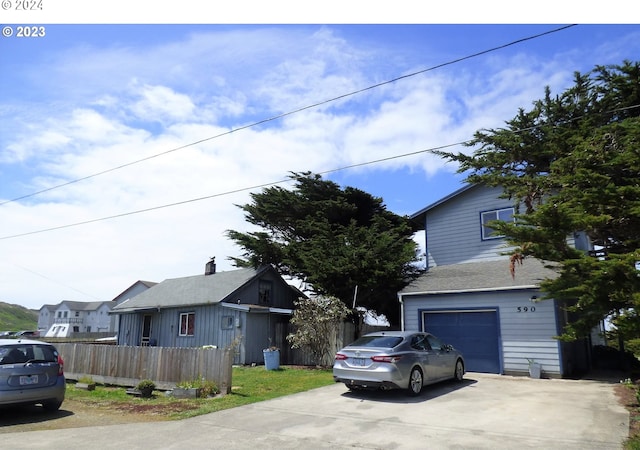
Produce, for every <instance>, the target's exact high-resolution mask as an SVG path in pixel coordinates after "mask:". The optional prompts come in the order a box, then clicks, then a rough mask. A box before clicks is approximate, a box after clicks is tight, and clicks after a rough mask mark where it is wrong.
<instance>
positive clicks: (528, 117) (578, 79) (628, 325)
mask: <svg viewBox="0 0 640 450" xmlns="http://www.w3.org/2000/svg"><path fill="white" fill-rule="evenodd" d="M639 116H640V63H638V62H629V61H624V63H623V64H622V65H615V66H596V67H595V68H594V70H592V71H591V72H589V73H587V74H580V73H576V74H575V79H574V85H573V86H572V87H570V88H569V89H567V90H566V91H565V92H563V93H562V94H560V95H557V96H552V95H551V92H550V90H549V88H546V90H545V95H544V98H543V99H541V100H538V101H536V102H534V104H533V107H532V108H531V109H530V110H528V111H525V110H524V109H521V110H519V111H518V113H517V115H516V116H515V117H514V118H513V119H511V120H509V121H508V122H506V126H505V127H504V128H500V129H489V130H481V131H478V132H477V133H476V134H475V139H474V140H473V142H471V143H470V144H469V146H472V147H475V150H474V151H473V153H471V154H469V155H468V154H465V153H464V152H460V153H457V154H455V153H446V152H438V154H440V155H441V156H443V157H445V158H447V159H449V160H451V161H456V162H458V163H459V172H460V173H466V174H467V175H468V176H467V181H469V182H472V183H485V184H487V185H490V186H500V187H502V188H503V189H504V196H505V197H508V198H511V199H513V200H514V201H516V202H517V203H519V204H520V205H522V208H521V210H520V211H519V214H517V215H516V217H517V221H516V222H515V223H495V224H493V225H492V228H495V229H496V230H498V231H500V232H501V234H505V235H506V236H507V237H508V241H509V242H510V243H511V244H513V245H515V246H516V249H515V251H514V252H513V254H512V261H522V260H523V258H526V257H535V258H539V259H541V260H545V261H550V262H555V263H557V267H559V268H558V275H559V276H558V277H557V278H555V279H553V280H551V279H550V280H545V281H544V282H543V283H542V285H541V287H542V289H543V290H545V291H546V292H547V293H548V295H547V297H548V298H556V299H560V300H562V301H564V302H565V304H566V305H567V310H568V311H569V312H571V313H576V314H571V318H572V321H571V322H570V324H569V325H568V327H567V328H566V329H565V330H564V333H563V335H562V338H565V339H569V340H570V339H575V338H577V337H581V336H585V335H587V334H588V333H589V331H590V330H591V329H592V327H593V326H595V325H596V324H597V323H598V322H599V321H601V320H603V319H605V318H609V319H610V320H612V321H613V323H614V324H615V325H616V326H617V327H618V329H619V330H621V331H624V332H626V333H634V334H635V335H638V333H639V332H640V317H639V315H638V314H639V312H640V271H639V270H638V262H640V118H639ZM578 231H582V232H585V233H586V234H587V236H588V237H589V238H590V239H591V241H592V242H593V244H594V245H595V248H596V249H597V250H598V252H597V253H585V252H580V251H576V250H575V249H574V248H573V247H572V245H570V242H569V240H568V238H569V237H571V236H572V235H573V233H574V232H578ZM518 270H526V263H524V264H523V265H522V267H519V268H518Z"/></svg>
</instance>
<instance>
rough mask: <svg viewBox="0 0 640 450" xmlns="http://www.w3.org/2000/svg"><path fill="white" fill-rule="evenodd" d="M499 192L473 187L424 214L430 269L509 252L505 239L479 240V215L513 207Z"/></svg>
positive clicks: (485, 258)
mask: <svg viewBox="0 0 640 450" xmlns="http://www.w3.org/2000/svg"><path fill="white" fill-rule="evenodd" d="M501 192H502V190H501V189H500V188H489V187H485V186H475V187H473V188H471V189H469V190H467V191H465V192H463V193H461V194H460V195H458V196H456V197H454V198H452V199H450V200H449V201H447V202H445V203H442V204H440V205H438V206H437V207H435V208H433V209H432V210H430V211H428V212H427V214H426V223H425V229H426V232H425V239H426V249H427V254H428V256H427V257H428V259H429V266H433V265H438V266H443V265H448V264H459V263H464V262H474V261H481V260H488V259H496V258H500V257H501V256H500V253H501V252H505V251H508V248H507V247H505V241H504V239H489V240H482V234H481V224H480V213H481V212H482V211H488V210H493V209H502V208H508V207H512V206H514V205H513V202H510V201H509V200H508V199H501V198H499V195H500V194H501Z"/></svg>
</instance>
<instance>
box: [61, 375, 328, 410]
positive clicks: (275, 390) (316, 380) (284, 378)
mask: <svg viewBox="0 0 640 450" xmlns="http://www.w3.org/2000/svg"><path fill="white" fill-rule="evenodd" d="M333 383H334V381H333V376H332V373H331V369H315V368H300V367H287V366H282V367H281V368H280V369H279V370H265V368H264V366H256V367H234V368H233V374H232V388H231V393H230V394H227V395H223V396H218V397H210V398H198V399H176V398H173V397H170V396H166V395H164V393H163V392H161V391H155V395H154V397H153V398H151V399H143V398H139V397H132V396H130V395H128V394H127V393H126V389H125V388H121V387H109V386H100V385H99V386H97V387H96V389H95V390H94V391H85V390H82V389H76V388H75V387H74V386H73V385H72V384H70V385H69V386H68V389H67V395H66V396H67V398H68V399H70V400H75V401H79V402H82V403H85V404H91V405H93V406H99V407H105V408H115V409H120V410H123V409H124V410H129V411H132V412H133V411H135V412H142V413H144V412H146V411H149V412H152V413H153V414H154V415H160V416H162V417H163V418H164V419H167V420H177V419H184V418H187V417H193V416H198V415H201V414H207V413H210V412H215V411H221V410H223V409H229V408H235V407H236V406H241V405H247V404H249V403H255V402H260V401H264V400H269V399H272V398H276V397H282V396H285V395H290V394H295V393H297V392H303V391H307V390H309V389H314V388H317V387H321V386H327V385H330V384H333Z"/></svg>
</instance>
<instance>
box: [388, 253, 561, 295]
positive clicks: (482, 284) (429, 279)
mask: <svg viewBox="0 0 640 450" xmlns="http://www.w3.org/2000/svg"><path fill="white" fill-rule="evenodd" d="M556 276H557V272H555V271H554V270H552V269H549V268H547V267H545V264H544V263H543V262H541V261H540V260H537V259H533V258H526V259H525V260H524V261H523V262H522V265H520V264H518V265H517V266H516V270H515V276H514V277H513V278H512V277H511V272H510V270H509V259H505V258H502V259H496V260H493V261H482V262H473V263H464V264H451V265H446V266H435V267H432V268H431V269H429V271H428V272H426V273H424V274H423V275H421V276H420V277H419V278H417V279H416V280H415V281H414V282H413V283H411V284H410V285H408V286H407V287H405V288H404V289H403V290H402V291H400V292H399V295H401V296H404V295H419V294H443V293H460V292H479V291H497V290H508V289H537V288H538V287H539V286H540V282H541V281H542V280H543V279H545V278H555V277H556Z"/></svg>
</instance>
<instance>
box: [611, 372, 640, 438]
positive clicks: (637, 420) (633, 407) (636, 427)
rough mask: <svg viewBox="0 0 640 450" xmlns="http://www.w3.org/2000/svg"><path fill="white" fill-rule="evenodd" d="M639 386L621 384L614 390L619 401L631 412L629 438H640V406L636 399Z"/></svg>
mask: <svg viewBox="0 0 640 450" xmlns="http://www.w3.org/2000/svg"><path fill="white" fill-rule="evenodd" d="M636 389H638V386H629V385H626V384H624V383H620V384H618V385H616V386H615V388H614V390H615V393H616V396H617V397H618V401H619V402H620V404H621V405H622V406H624V407H625V408H626V409H627V411H629V438H632V437H635V436H640V404H638V399H637V398H636Z"/></svg>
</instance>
